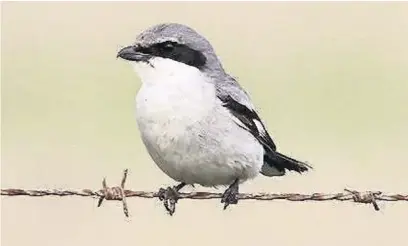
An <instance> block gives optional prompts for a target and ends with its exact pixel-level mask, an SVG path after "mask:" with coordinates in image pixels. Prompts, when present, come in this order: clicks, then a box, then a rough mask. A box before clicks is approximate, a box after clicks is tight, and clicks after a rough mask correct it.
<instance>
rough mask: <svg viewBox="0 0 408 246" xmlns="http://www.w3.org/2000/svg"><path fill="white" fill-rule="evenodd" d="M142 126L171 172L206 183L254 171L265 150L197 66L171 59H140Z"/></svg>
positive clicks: (146, 141)
mask: <svg viewBox="0 0 408 246" xmlns="http://www.w3.org/2000/svg"><path fill="white" fill-rule="evenodd" d="M135 69H136V71H137V73H138V74H139V76H140V77H141V80H142V82H143V85H142V87H141V89H140V90H139V92H138V94H137V96H136V115H137V123H138V126H139V130H140V133H141V136H142V139H143V142H144V144H145V145H146V148H147V150H148V151H149V153H150V155H151V157H152V159H153V160H154V161H155V162H156V164H157V165H158V166H159V167H160V169H162V171H164V172H165V173H166V174H167V175H169V176H170V177H171V178H173V179H175V180H177V181H180V182H186V183H199V184H202V185H209V186H211V185H218V184H230V183H232V182H233V180H234V179H235V178H237V177H240V178H242V179H243V180H244V179H247V178H251V177H254V176H255V175H256V174H257V173H258V172H259V169H260V166H261V164H262V155H263V150H262V147H261V146H260V145H259V144H256V142H255V140H254V138H253V137H252V135H250V134H249V133H248V132H246V131H244V130H242V128H240V127H239V126H237V125H236V124H235V122H234V121H233V120H232V119H231V118H230V114H229V113H228V112H227V110H226V109H224V107H222V106H221V102H220V101H219V100H216V94H215V87H214V85H213V84H212V83H209V82H208V78H207V77H206V76H205V75H203V74H202V73H201V72H200V71H199V70H198V69H196V68H194V67H190V66H187V65H185V64H182V63H178V62H175V61H172V60H169V59H163V58H155V59H154V60H153V61H152V64H151V65H149V64H147V63H142V64H140V63H138V64H136V65H135Z"/></svg>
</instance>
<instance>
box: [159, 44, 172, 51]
mask: <svg viewBox="0 0 408 246" xmlns="http://www.w3.org/2000/svg"><path fill="white" fill-rule="evenodd" d="M162 47H163V50H165V51H172V50H173V49H174V44H173V43H172V42H165V43H163V45H162Z"/></svg>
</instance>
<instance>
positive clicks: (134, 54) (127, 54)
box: [116, 45, 151, 62]
mask: <svg viewBox="0 0 408 246" xmlns="http://www.w3.org/2000/svg"><path fill="white" fill-rule="evenodd" d="M116 57H120V58H122V59H124V60H128V61H136V62H140V61H148V60H149V59H150V58H151V56H150V55H148V54H143V53H142V52H140V48H139V47H138V46H134V45H132V46H127V47H125V48H123V49H121V50H120V51H119V52H118V54H117V55H116Z"/></svg>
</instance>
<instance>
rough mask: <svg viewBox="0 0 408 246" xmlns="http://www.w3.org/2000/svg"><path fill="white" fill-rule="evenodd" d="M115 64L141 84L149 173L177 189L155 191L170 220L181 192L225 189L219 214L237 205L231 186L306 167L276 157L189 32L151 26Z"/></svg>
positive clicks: (249, 109) (242, 98)
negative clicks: (158, 173) (124, 65)
mask: <svg viewBox="0 0 408 246" xmlns="http://www.w3.org/2000/svg"><path fill="white" fill-rule="evenodd" d="M117 57H120V58H122V59H125V60H127V61H130V63H131V64H132V65H133V67H134V69H135V70H136V72H137V74H138V75H139V76H140V79H141V81H142V86H141V88H140V90H139V91H138V93H137V96H136V119H137V124H138V127H139V130H140V134H141V138H142V141H143V143H144V144H145V146H146V148H147V151H148V152H149V154H150V156H151V158H152V159H153V160H154V162H155V163H156V164H157V166H158V167H159V168H160V169H161V170H162V171H163V172H164V173H166V174H167V175H168V176H169V177H171V178H172V179H174V180H176V181H178V182H179V184H178V185H177V186H174V187H168V188H166V189H160V191H159V193H160V198H161V200H164V204H165V206H166V208H167V210H168V211H169V212H170V214H172V213H173V212H174V208H175V207H174V205H175V203H176V202H177V197H178V194H179V193H178V191H179V190H180V189H181V188H183V187H184V186H185V185H194V184H200V185H202V186H211V187H215V186H229V187H228V188H227V189H226V190H225V192H224V193H223V197H222V199H221V202H222V203H224V209H225V208H226V207H227V206H228V205H230V204H236V203H237V202H238V196H237V195H238V193H239V190H238V187H239V184H240V183H242V182H244V181H246V180H248V179H252V178H254V177H256V176H257V175H258V174H263V175H265V176H282V175H284V174H285V171H286V170H289V171H296V172H299V173H302V172H305V171H307V170H309V169H310V168H311V166H309V165H308V164H306V163H305V162H301V161H298V160H295V159H293V158H291V157H288V156H286V155H284V154H282V153H279V152H278V151H277V149H276V145H275V143H274V142H273V140H272V138H271V137H270V135H269V133H268V131H267V129H266V127H265V123H264V122H263V121H262V120H261V118H260V117H259V115H258V113H257V111H256V110H255V107H254V105H253V104H252V102H251V100H250V97H249V95H248V94H247V93H246V92H245V90H244V89H243V88H242V87H241V86H240V85H239V84H238V82H237V81H236V80H235V79H234V78H233V77H232V76H230V75H229V74H228V73H227V72H226V71H225V70H224V68H223V66H222V64H221V62H220V60H219V59H218V57H217V55H216V53H215V51H214V49H213V47H212V46H211V44H210V43H209V41H208V40H207V39H206V38H204V37H203V36H201V35H200V34H199V33H197V32H196V31H195V30H193V29H192V28H190V27H188V26H185V25H182V24H176V23H166V24H159V25H155V26H153V27H150V28H148V29H147V30H145V31H143V32H142V33H141V34H139V35H138V36H137V38H136V42H134V43H133V44H132V45H130V46H127V47H125V48H123V49H121V50H120V51H119V53H118V54H117ZM168 202H170V205H169V203H168Z"/></svg>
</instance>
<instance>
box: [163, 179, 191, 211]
mask: <svg viewBox="0 0 408 246" xmlns="http://www.w3.org/2000/svg"><path fill="white" fill-rule="evenodd" d="M184 186H186V183H180V184H178V185H176V186H173V187H171V186H169V187H167V188H166V189H164V188H160V190H159V192H158V197H159V199H160V201H163V205H164V207H165V208H166V210H167V212H169V214H170V215H173V214H174V212H175V211H176V203H177V200H178V199H179V193H178V192H179V190H181V188H183V187H184Z"/></svg>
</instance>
